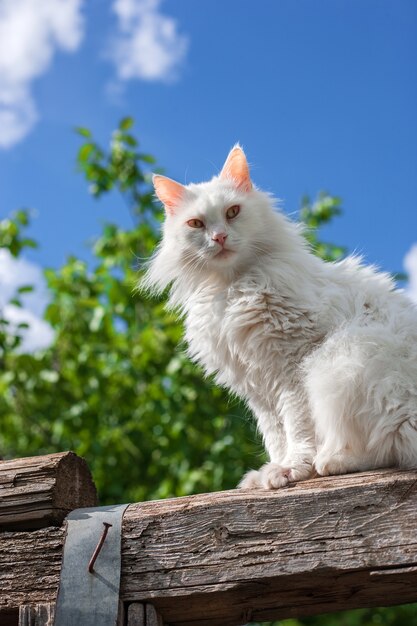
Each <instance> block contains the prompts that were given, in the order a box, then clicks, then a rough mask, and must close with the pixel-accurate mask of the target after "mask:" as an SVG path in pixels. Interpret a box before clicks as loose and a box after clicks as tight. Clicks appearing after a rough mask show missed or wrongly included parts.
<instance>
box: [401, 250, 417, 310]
mask: <svg viewBox="0 0 417 626" xmlns="http://www.w3.org/2000/svg"><path fill="white" fill-rule="evenodd" d="M404 268H405V271H406V272H407V274H408V285H407V289H406V292H407V294H408V295H409V296H410V298H411V299H412V300H413V301H414V302H416V303H417V243H415V244H414V245H412V246H411V248H410V250H409V251H408V252H407V254H406V255H405V257H404Z"/></svg>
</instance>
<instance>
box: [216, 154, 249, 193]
mask: <svg viewBox="0 0 417 626" xmlns="http://www.w3.org/2000/svg"><path fill="white" fill-rule="evenodd" d="M220 178H226V179H228V180H231V181H233V182H234V183H235V185H236V186H237V188H238V189H239V190H242V191H250V190H251V189H252V182H251V179H250V174H249V165H248V162H247V160H246V156H245V153H244V152H243V150H242V148H241V147H240V146H239V145H236V146H235V147H234V148H232V149H231V150H230V152H229V156H228V157H227V159H226V162H225V164H224V165H223V169H222V171H221V173H220Z"/></svg>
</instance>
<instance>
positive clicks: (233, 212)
mask: <svg viewBox="0 0 417 626" xmlns="http://www.w3.org/2000/svg"><path fill="white" fill-rule="evenodd" d="M239 211H240V206H239V205H238V204H234V205H233V206H231V207H229V208H228V209H227V211H226V217H227V219H228V220H232V219H233V218H234V217H236V215H237V214H238V213H239Z"/></svg>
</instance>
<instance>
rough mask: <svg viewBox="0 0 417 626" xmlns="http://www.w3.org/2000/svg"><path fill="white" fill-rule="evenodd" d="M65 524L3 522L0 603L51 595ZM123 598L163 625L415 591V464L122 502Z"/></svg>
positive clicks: (342, 604) (218, 621)
mask: <svg viewBox="0 0 417 626" xmlns="http://www.w3.org/2000/svg"><path fill="white" fill-rule="evenodd" d="M63 537H64V530H63V529H59V528H49V529H41V530H36V531H33V532H31V533H25V532H21V533H1V534H0V565H1V567H0V614H1V611H4V612H6V611H9V612H10V611H12V610H14V608H15V607H16V606H19V605H20V604H24V603H29V604H30V603H35V602H53V601H54V598H55V594H56V591H57V586H58V580H59V568H60V560H61V551H62V542H63ZM121 599H122V600H123V601H124V602H125V603H132V602H135V603H136V602H139V603H141V602H142V603H151V604H153V605H154V606H155V608H156V610H157V611H158V613H159V614H160V615H161V616H162V617H163V620H164V622H165V623H168V624H170V625H171V626H191V625H193V626H209V625H210V626H220V625H222V626H233V625H235V626H236V625H238V624H244V623H246V622H248V621H259V622H262V621H266V620H273V619H281V618H284V617H296V616H304V615H311V614H315V613H323V612H328V611H337V610H342V609H346V608H359V607H364V606H383V605H387V604H390V605H392V604H399V603H405V602H411V601H416V600H417V470H416V471H395V470H392V471H390V470H380V471H375V472H369V473H363V474H351V475H348V476H341V477H327V478H317V479H314V480H310V481H305V482H304V483H298V484H296V485H294V486H292V487H290V488H288V489H283V490H279V491H276V492H268V491H228V492H220V493H212V494H203V495H197V496H190V497H185V498H177V499H171V500H162V501H155V502H145V503H143V504H135V505H130V507H129V508H128V509H127V511H126V513H125V517H124V525H123V541H122V580H121Z"/></svg>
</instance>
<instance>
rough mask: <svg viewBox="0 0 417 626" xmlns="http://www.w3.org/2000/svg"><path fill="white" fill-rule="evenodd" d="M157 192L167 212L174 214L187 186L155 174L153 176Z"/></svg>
mask: <svg viewBox="0 0 417 626" xmlns="http://www.w3.org/2000/svg"><path fill="white" fill-rule="evenodd" d="M152 182H153V186H154V187H155V193H156V195H157V196H158V198H159V200H160V201H161V202H162V204H163V205H164V207H165V209H166V211H167V213H170V214H171V215H174V213H175V211H176V209H177V207H178V205H179V203H180V202H181V200H182V198H183V197H184V194H185V187H184V186H183V185H181V184H180V183H177V182H175V180H172V179H171V178H167V177H166V176H162V175H161V174H154V175H153V176H152Z"/></svg>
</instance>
